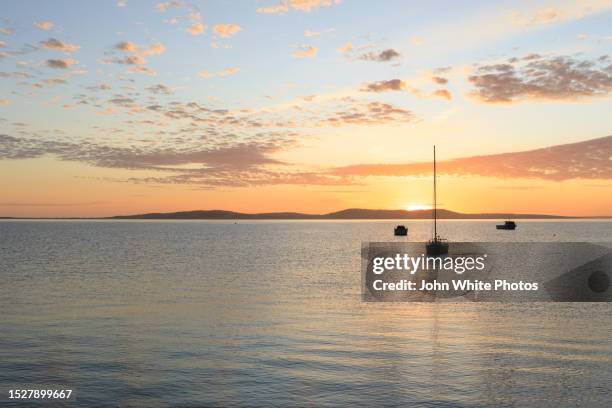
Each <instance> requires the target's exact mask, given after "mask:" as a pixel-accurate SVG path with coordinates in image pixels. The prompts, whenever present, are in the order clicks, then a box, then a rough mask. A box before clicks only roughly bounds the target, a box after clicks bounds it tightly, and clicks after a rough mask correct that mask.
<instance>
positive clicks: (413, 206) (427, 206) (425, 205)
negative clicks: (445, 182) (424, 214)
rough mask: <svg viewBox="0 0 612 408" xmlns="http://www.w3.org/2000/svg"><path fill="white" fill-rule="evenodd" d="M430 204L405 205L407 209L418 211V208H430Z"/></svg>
mask: <svg viewBox="0 0 612 408" xmlns="http://www.w3.org/2000/svg"><path fill="white" fill-rule="evenodd" d="M430 209H431V205H428V204H408V205H407V206H406V210H408V211H418V210H430Z"/></svg>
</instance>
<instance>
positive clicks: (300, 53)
mask: <svg viewBox="0 0 612 408" xmlns="http://www.w3.org/2000/svg"><path fill="white" fill-rule="evenodd" d="M317 51H318V48H317V47H313V46H312V45H302V46H300V47H298V49H297V50H295V51H294V52H293V53H291V55H292V56H293V58H314V57H316V56H317Z"/></svg>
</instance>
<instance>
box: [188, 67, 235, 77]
mask: <svg viewBox="0 0 612 408" xmlns="http://www.w3.org/2000/svg"><path fill="white" fill-rule="evenodd" d="M239 71H240V68H237V67H227V68H224V69H222V70H221V71H218V72H216V73H215V72H210V71H206V70H204V71H200V72H198V73H197V75H198V76H199V77H202V78H212V77H215V76H220V77H224V76H232V75H236V74H237V73H238V72H239Z"/></svg>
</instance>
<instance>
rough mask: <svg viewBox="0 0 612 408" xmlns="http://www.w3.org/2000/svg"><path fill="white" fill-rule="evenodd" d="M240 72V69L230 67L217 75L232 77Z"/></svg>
mask: <svg viewBox="0 0 612 408" xmlns="http://www.w3.org/2000/svg"><path fill="white" fill-rule="evenodd" d="M238 71H240V69H239V68H235V67H229V68H225V69H223V70H222V71H219V72H218V74H217V75H219V76H231V75H236V74H237V73H238Z"/></svg>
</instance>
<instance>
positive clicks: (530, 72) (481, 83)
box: [468, 54, 612, 103]
mask: <svg viewBox="0 0 612 408" xmlns="http://www.w3.org/2000/svg"><path fill="white" fill-rule="evenodd" d="M610 67H611V65H610V58H609V57H608V56H603V57H600V58H598V59H596V60H586V59H576V58H573V57H569V56H553V57H545V56H541V55H538V54H528V55H526V56H524V57H522V58H520V59H519V58H511V59H509V60H507V61H504V62H500V63H493V64H487V65H480V66H478V67H477V68H476V71H475V72H474V74H473V75H471V76H470V77H469V78H468V79H469V81H470V83H472V85H473V86H474V90H473V91H472V93H471V95H472V96H474V97H475V98H476V99H477V100H479V101H482V102H486V103H512V102H521V101H527V100H575V99H580V98H586V97H595V96H604V95H608V94H610V93H611V92H612V69H611V68H610Z"/></svg>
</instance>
